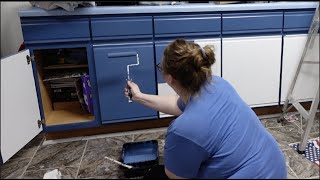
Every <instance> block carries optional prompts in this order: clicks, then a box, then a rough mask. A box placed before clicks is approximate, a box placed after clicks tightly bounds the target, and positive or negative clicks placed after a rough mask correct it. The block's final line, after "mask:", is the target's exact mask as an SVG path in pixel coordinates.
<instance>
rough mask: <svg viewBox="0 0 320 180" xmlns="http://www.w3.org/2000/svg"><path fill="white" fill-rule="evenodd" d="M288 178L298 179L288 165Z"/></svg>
mask: <svg viewBox="0 0 320 180" xmlns="http://www.w3.org/2000/svg"><path fill="white" fill-rule="evenodd" d="M287 178H288V179H297V178H298V177H297V176H296V175H295V173H294V172H293V171H292V170H291V169H290V167H289V166H288V165H287Z"/></svg>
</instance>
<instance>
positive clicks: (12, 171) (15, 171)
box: [0, 158, 31, 179]
mask: <svg viewBox="0 0 320 180" xmlns="http://www.w3.org/2000/svg"><path fill="white" fill-rule="evenodd" d="M30 161H31V158H25V159H21V158H20V159H12V160H11V159H10V160H8V161H7V162H6V163H4V164H3V165H1V166H0V172H1V173H0V177H1V179H19V178H20V177H21V175H22V174H23V172H24V171H25V170H26V168H27V165H28V164H29V162H30Z"/></svg>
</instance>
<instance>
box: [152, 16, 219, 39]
mask: <svg viewBox="0 0 320 180" xmlns="http://www.w3.org/2000/svg"><path fill="white" fill-rule="evenodd" d="M220 31H221V15H220V14H201V15H172V16H171V15H170V16H155V17H154V33H155V37H173V36H190V35H204V34H205V35H211V34H212V35H216V34H218V35H220Z"/></svg>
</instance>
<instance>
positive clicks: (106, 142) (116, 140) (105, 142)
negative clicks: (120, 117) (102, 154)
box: [87, 135, 133, 151]
mask: <svg viewBox="0 0 320 180" xmlns="http://www.w3.org/2000/svg"><path fill="white" fill-rule="evenodd" d="M132 140H133V135H125V136H116V137H108V138H100V139H92V140H88V145H87V150H88V151H90V150H94V149H98V150H99V149H107V148H111V147H116V146H117V147H118V146H119V147H122V145H123V144H124V143H126V142H132Z"/></svg>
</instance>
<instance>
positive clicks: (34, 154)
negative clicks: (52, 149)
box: [20, 137, 44, 179]
mask: <svg viewBox="0 0 320 180" xmlns="http://www.w3.org/2000/svg"><path fill="white" fill-rule="evenodd" d="M43 141H44V137H43V138H42V140H41V142H40V144H39V145H38V147H37V150H36V151H35V152H34V153H33V156H32V158H31V159H30V161H29V163H28V164H27V166H26V168H25V170H24V171H23V173H22V174H21V176H20V177H21V179H22V178H23V176H24V174H25V173H26V171H27V169H28V167H29V165H30V164H31V162H32V160H33V158H34V157H35V156H36V154H37V152H38V150H39V149H40V147H41V145H42V143H43Z"/></svg>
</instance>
